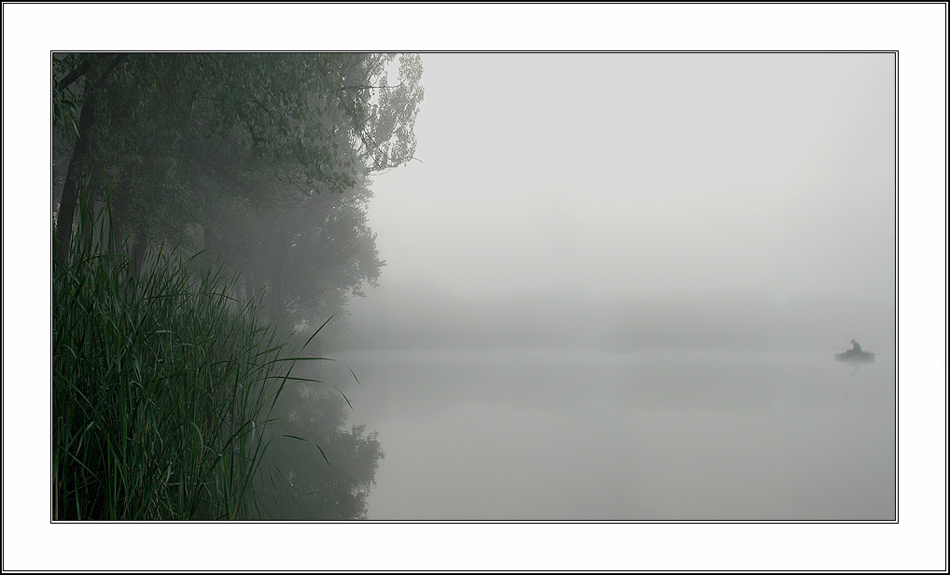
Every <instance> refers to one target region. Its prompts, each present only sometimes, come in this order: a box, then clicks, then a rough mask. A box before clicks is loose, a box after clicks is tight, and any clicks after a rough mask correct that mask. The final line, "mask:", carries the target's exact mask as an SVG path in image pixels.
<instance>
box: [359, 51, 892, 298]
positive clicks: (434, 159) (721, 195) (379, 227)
mask: <svg viewBox="0 0 950 575" xmlns="http://www.w3.org/2000/svg"><path fill="white" fill-rule="evenodd" d="M423 64H424V67H425V74H424V76H423V83H424V86H425V90H426V97H425V101H424V102H423V104H422V108H421V112H420V113H419V117H418V120H417V123H416V135H417V137H418V142H419V145H418V149H417V154H416V155H417V157H418V158H419V159H420V160H421V162H412V163H411V164H410V165H409V166H407V167H404V168H400V169H398V170H394V171H392V172H390V173H389V174H385V175H382V176H379V177H377V178H376V183H375V185H374V188H373V189H374V191H375V193H376V196H375V198H374V200H373V202H372V204H371V207H370V222H371V225H372V227H373V229H374V230H375V231H376V232H377V233H378V238H377V242H378V247H379V248H380V251H381V255H382V257H383V258H384V259H385V260H386V261H387V263H388V265H387V267H386V268H385V269H384V273H383V277H382V280H381V285H382V287H381V290H385V288H386V286H387V285H388V284H391V283H398V282H406V281H412V282H423V283H431V284H434V285H436V286H440V287H442V288H445V289H446V290H448V291H451V292H454V293H457V294H460V295H466V296H484V295H491V294H497V293H505V292H511V291H533V290H538V289H546V288H550V287H552V286H557V287H561V288H569V289H579V290H582V291H588V292H591V293H595V294H596V293H604V292H606V293H630V294H653V293H658V292H667V291H670V290H676V291H684V292H690V293H693V292H704V291H709V290H734V289H752V290H762V291H765V292H767V293H770V294H772V295H773V296H774V297H777V298H784V297H786V296H789V295H795V294H798V293H803V292H805V293H809V292H822V293H860V294H863V295H864V296H868V297H872V298H873V299H876V300H877V299H884V300H885V301H887V300H890V301H893V297H894V279H895V274H894V262H895V245H894V243H895V183H894V174H895V172H894V170H895V160H894V153H895V149H894V148H895V146H894V142H895V131H894V126H895V113H894V112H895V109H894V107H895V56H894V55H893V54H724V53H720V54H711V53H705V54H669V53H666V54H657V53H652V54H651V53H638V54H629V53H628V54H621V53H611V54H577V53H574V54H553V53H546V54H511V53H507V54H497V53H495V54H486V53H482V54H472V53H468V54H448V53H430V54H425V55H424V57H423ZM357 305H358V304H357Z"/></svg>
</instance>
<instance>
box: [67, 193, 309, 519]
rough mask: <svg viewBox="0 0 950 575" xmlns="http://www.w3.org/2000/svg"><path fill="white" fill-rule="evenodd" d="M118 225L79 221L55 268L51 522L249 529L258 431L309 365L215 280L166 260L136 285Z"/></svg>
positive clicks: (259, 450) (259, 452) (151, 264)
mask: <svg viewBox="0 0 950 575" xmlns="http://www.w3.org/2000/svg"><path fill="white" fill-rule="evenodd" d="M81 205H83V204H81ZM110 219H111V213H110V211H109V208H108V204H107V205H106V208H105V209H104V210H103V211H102V215H101V218H94V217H93V215H92V214H91V213H90V212H89V210H88V209H86V210H83V211H82V212H81V214H80V223H79V226H78V227H79V233H77V234H75V235H74V237H73V239H72V240H71V243H70V245H69V246H58V249H62V250H65V253H63V254H62V257H58V258H54V267H53V358H52V360H53V361H52V363H53V365H52V368H53V390H52V391H53V406H52V409H53V413H52V415H53V449H52V451H53V455H52V466H53V469H52V471H53V519H54V520H194V519H197V520H219V519H243V518H247V517H251V516H255V515H257V513H256V512H255V511H254V510H255V506H256V503H255V496H254V492H253V489H252V480H253V478H254V475H255V473H256V471H257V468H258V466H259V464H260V462H261V458H262V456H263V454H264V451H265V449H266V447H267V444H266V441H267V440H266V439H265V438H266V437H267V436H266V435H265V434H264V433H263V431H264V428H265V427H266V426H267V425H268V424H269V423H271V421H270V419H269V417H270V413H271V410H272V409H273V406H274V403H275V401H276V399H277V397H278V396H279V394H280V392H281V391H282V389H283V388H284V386H285V385H286V384H287V382H288V378H289V377H290V370H291V368H292V366H293V363H294V362H295V361H297V360H299V359H302V358H297V357H294V356H295V355H296V353H295V351H294V350H291V349H288V346H287V344H286V342H285V340H284V339H282V338H280V337H278V335H277V333H276V332H275V330H274V329H273V328H271V327H270V326H268V325H267V324H266V323H264V322H263V321H262V320H261V319H259V316H260V314H259V311H260V309H261V303H262V302H261V300H260V297H258V298H257V299H254V300H252V301H249V302H248V303H247V304H245V305H241V304H239V303H238V302H236V301H235V300H233V299H232V298H230V297H228V296H227V295H226V294H227V293H229V290H230V288H231V287H232V285H233V279H232V278H229V277H226V276H224V275H222V274H221V273H220V272H218V271H214V270H211V269H207V270H204V271H202V272H199V273H197V274H189V272H188V270H187V268H186V265H187V263H188V262H187V261H185V260H184V259H182V258H181V257H180V256H177V255H175V254H174V253H169V252H168V251H158V252H153V253H151V254H149V256H148V258H147V264H146V265H145V266H144V267H143V271H142V272H141V276H140V277H139V276H137V275H136V273H135V265H134V262H133V261H132V260H131V259H130V258H129V257H127V256H126V255H124V254H127V253H129V252H128V250H126V249H125V248H119V249H116V247H115V242H114V238H112V237H111V235H110V232H109V231H108V230H110V229H111V225H109V224H110V221H109V220H110ZM54 241H55V240H54Z"/></svg>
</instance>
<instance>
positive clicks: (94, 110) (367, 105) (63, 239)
mask: <svg viewBox="0 0 950 575" xmlns="http://www.w3.org/2000/svg"><path fill="white" fill-rule="evenodd" d="M392 71H395V72H396V76H397V78H396V81H395V82H394V83H390V79H389V76H390V75H391V72H392ZM51 75H52V93H51V103H52V106H51V112H52V125H53V135H54V146H53V165H52V166H51V168H52V171H53V176H54V190H53V198H52V199H53V202H52V215H53V219H54V227H55V232H54V238H55V241H54V254H53V256H54V259H55V260H56V262H57V263H58V264H59V267H60V268H62V267H63V265H65V263H66V262H67V261H68V259H69V256H68V254H69V253H70V250H69V248H68V246H70V245H71V243H72V242H73V241H74V240H75V239H76V238H77V237H80V238H82V237H83V234H86V233H89V234H92V233H94V231H93V230H91V229H87V228H88V226H81V225H79V223H78V221H76V220H79V219H80V218H77V217H76V216H75V214H77V213H80V214H92V213H94V212H95V211H96V203H97V202H103V201H106V200H107V201H108V206H109V210H110V214H111V218H110V224H109V226H110V228H109V234H108V235H109V236H110V237H115V238H116V241H115V242H112V245H111V246H110V247H103V246H100V247H101V248H102V249H111V250H115V251H123V252H131V253H130V254H128V255H131V256H132V258H131V259H132V261H133V262H134V266H133V267H132V268H130V270H129V273H131V274H132V275H131V277H132V278H135V277H139V276H140V275H141V274H145V273H150V270H149V268H148V267H147V265H146V264H147V262H146V261H145V255H146V253H147V251H148V250H147V248H148V247H149V246H151V247H152V248H153V252H155V251H157V252H159V253H160V252H161V251H162V250H165V249H172V248H174V249H176V250H177V251H180V252H183V253H182V254H181V255H185V256H191V257H190V258H189V259H188V261H189V262H192V263H191V265H194V266H199V267H205V268H207V266H208V264H210V263H214V264H216V265H217V266H220V267H221V268H223V271H224V272H226V273H227V275H229V276H231V275H237V276H238V277H239V278H240V279H238V280H237V281H235V282H233V283H229V284H228V287H227V293H225V294H222V296H223V297H224V298H225V299H227V300H229V301H232V302H236V303H235V305H236V307H237V308H238V309H241V308H242V307H243V308H246V307H247V306H246V304H247V303H249V302H252V301H260V300H259V298H258V296H259V295H261V294H263V302H264V305H266V310H267V313H268V316H267V319H269V320H270V323H271V327H272V328H277V327H281V328H283V327H288V326H290V327H293V326H300V325H301V324H305V325H309V328H310V331H311V332H312V331H313V328H315V327H316V326H317V325H321V324H323V322H324V321H325V320H326V319H327V318H328V317H330V316H331V315H333V314H337V315H345V306H346V301H347V298H348V297H349V296H350V295H361V294H362V286H364V285H366V284H369V285H374V284H375V282H376V280H377V278H378V277H379V274H380V269H381V268H382V266H383V265H384V262H383V261H382V260H380V258H379V252H378V250H377V249H376V244H375V239H376V236H375V234H374V233H373V232H372V230H371V229H370V228H369V225H368V222H367V218H366V211H367V206H368V202H369V200H370V198H371V197H372V192H371V191H370V186H371V178H372V175H373V174H374V173H379V172H381V171H385V170H389V169H391V168H394V167H397V166H400V165H404V164H406V163H408V162H409V161H410V160H411V159H412V158H413V154H414V153H415V147H416V142H415V135H414V133H413V129H414V123H415V119H416V115H417V113H418V109H419V106H420V104H421V101H422V98H423V89H422V86H421V76H422V63H421V58H420V57H419V56H418V55H413V54H402V55H397V54H366V53H328V54H315V53H290V54H283V53H121V54H117V53H69V54H54V55H53V56H52V61H51ZM90 237H91V236H90ZM126 239H129V240H131V241H126ZM87 243H88V242H87ZM90 245H91V244H90ZM97 249H99V248H97ZM101 255H102V256H103V257H107V256H109V255H112V254H109V253H103V254H101ZM119 259H122V258H119ZM143 266H145V267H143ZM228 272H230V273H228ZM143 279H146V280H147V278H143ZM130 281H134V280H130ZM54 295H56V296H57V297H58V296H61V295H62V294H54ZM173 311H177V310H173ZM324 333H325V332H324ZM209 337H213V336H209ZM317 345H319V342H317ZM195 349H197V347H195ZM64 381H65V380H64ZM117 389H122V386H121V385H119V386H118V387H117ZM293 397H296V400H295V402H290V403H284V404H283V408H282V409H283V412H282V414H283V417H282V418H281V419H280V420H279V421H280V423H279V425H280V426H281V429H282V430H283V431H282V433H281V434H279V435H280V440H281V442H284V443H286V441H288V440H287V437H289V436H294V437H299V438H301V439H300V441H298V442H293V441H291V443H290V444H289V446H288V445H284V444H281V447H279V448H278V449H276V450H275V451H274V452H273V454H272V457H271V461H272V462H276V464H277V465H278V467H277V468H275V469H277V471H276V472H274V473H272V474H271V475H270V479H269V480H270V481H272V482H273V481H276V482H278V483H281V484H282V485H283V486H284V487H288V486H289V488H290V491H287V493H290V494H291V495H289V496H290V497H291V498H292V499H293V498H294V497H298V496H299V495H300V494H301V493H302V494H303V496H301V497H302V498H301V500H302V501H305V502H306V503H305V504H304V506H303V507H301V508H300V510H299V513H300V514H303V515H305V516H306V517H308V518H336V519H349V518H356V517H361V516H363V515H365V509H366V493H367V490H368V488H369V485H371V484H372V481H373V478H374V475H375V469H376V464H377V462H378V459H379V458H380V457H382V452H381V451H380V448H379V442H378V441H377V437H376V434H375V432H373V433H369V434H366V433H365V429H364V428H361V427H354V428H352V429H350V430H349V431H346V430H344V429H343V427H342V424H343V419H342V418H343V415H342V414H343V406H342V404H341V403H340V401H339V397H338V396H332V395H331V396H328V395H326V394H323V393H320V394H313V393H309V392H307V393H298V394H296V395H295V396H293ZM275 437H276V436H275ZM277 443H280V442H277ZM321 445H322V446H324V447H318V446H321ZM287 457H289V459H286V458H287ZM281 458H284V459H281ZM281 470H283V471H281ZM260 479H261V482H262V483H261V484H260V485H259V487H261V488H262V489H264V490H265V492H266V485H265V484H264V483H263V482H264V481H265V479H266V478H265V476H264V475H261V477H260ZM281 497H283V496H281ZM287 504H288V503H287V501H277V500H275V501H274V505H276V507H274V508H273V509H271V511H273V513H274V514H276V515H281V516H285V515H288V513H289V514H290V515H292V516H296V515H294V513H298V512H297V511H294V512H287V511H285V510H286V509H287V507H286V505H287Z"/></svg>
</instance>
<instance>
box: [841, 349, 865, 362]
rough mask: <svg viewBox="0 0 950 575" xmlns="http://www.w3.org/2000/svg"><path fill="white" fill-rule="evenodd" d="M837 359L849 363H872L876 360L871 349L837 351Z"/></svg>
mask: <svg viewBox="0 0 950 575" xmlns="http://www.w3.org/2000/svg"><path fill="white" fill-rule="evenodd" d="M835 359H836V360H838V361H846V362H848V363H871V362H873V361H874V354H873V353H871V352H869V351H854V350H849V351H846V352H844V353H836V354H835Z"/></svg>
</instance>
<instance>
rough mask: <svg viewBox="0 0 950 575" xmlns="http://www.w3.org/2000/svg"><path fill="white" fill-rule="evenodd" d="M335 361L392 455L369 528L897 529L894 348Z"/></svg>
mask: <svg viewBox="0 0 950 575" xmlns="http://www.w3.org/2000/svg"><path fill="white" fill-rule="evenodd" d="M338 357H339V358H340V359H342V360H344V361H345V362H346V363H347V364H348V365H350V366H351V367H352V368H353V369H354V370H355V371H356V372H357V374H358V375H359V378H360V381H361V382H362V385H356V384H353V385H351V386H349V387H347V388H346V392H347V394H348V397H349V398H350V400H351V401H352V402H353V404H354V406H355V410H354V411H353V413H352V414H351V418H350V419H351V420H352V421H353V422H354V423H367V424H368V425H369V426H370V428H371V429H372V428H376V429H378V430H379V432H380V441H381V442H382V444H383V447H384V450H385V453H386V456H385V459H383V460H382V461H381V462H380V467H379V471H378V474H377V477H376V479H377V486H376V488H375V490H374V491H373V494H372V495H371V498H370V503H369V519H371V520H893V519H895V476H896V466H895V427H896V426H895V415H894V414H895V405H894V397H895V389H894V381H895V380H894V364H893V358H892V357H889V355H888V354H879V355H878V361H877V362H876V363H874V364H870V365H864V366H861V367H860V368H854V367H851V366H849V365H845V364H841V363H837V362H835V361H833V360H832V357H831V354H830V353H811V352H742V351H739V352H662V351H651V352H642V353H604V352H595V351H587V352H568V351H392V352H387V351H372V352H369V351H367V352H349V353H345V354H340V355H339V356H338ZM339 375H341V376H342V373H341V374H339Z"/></svg>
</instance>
